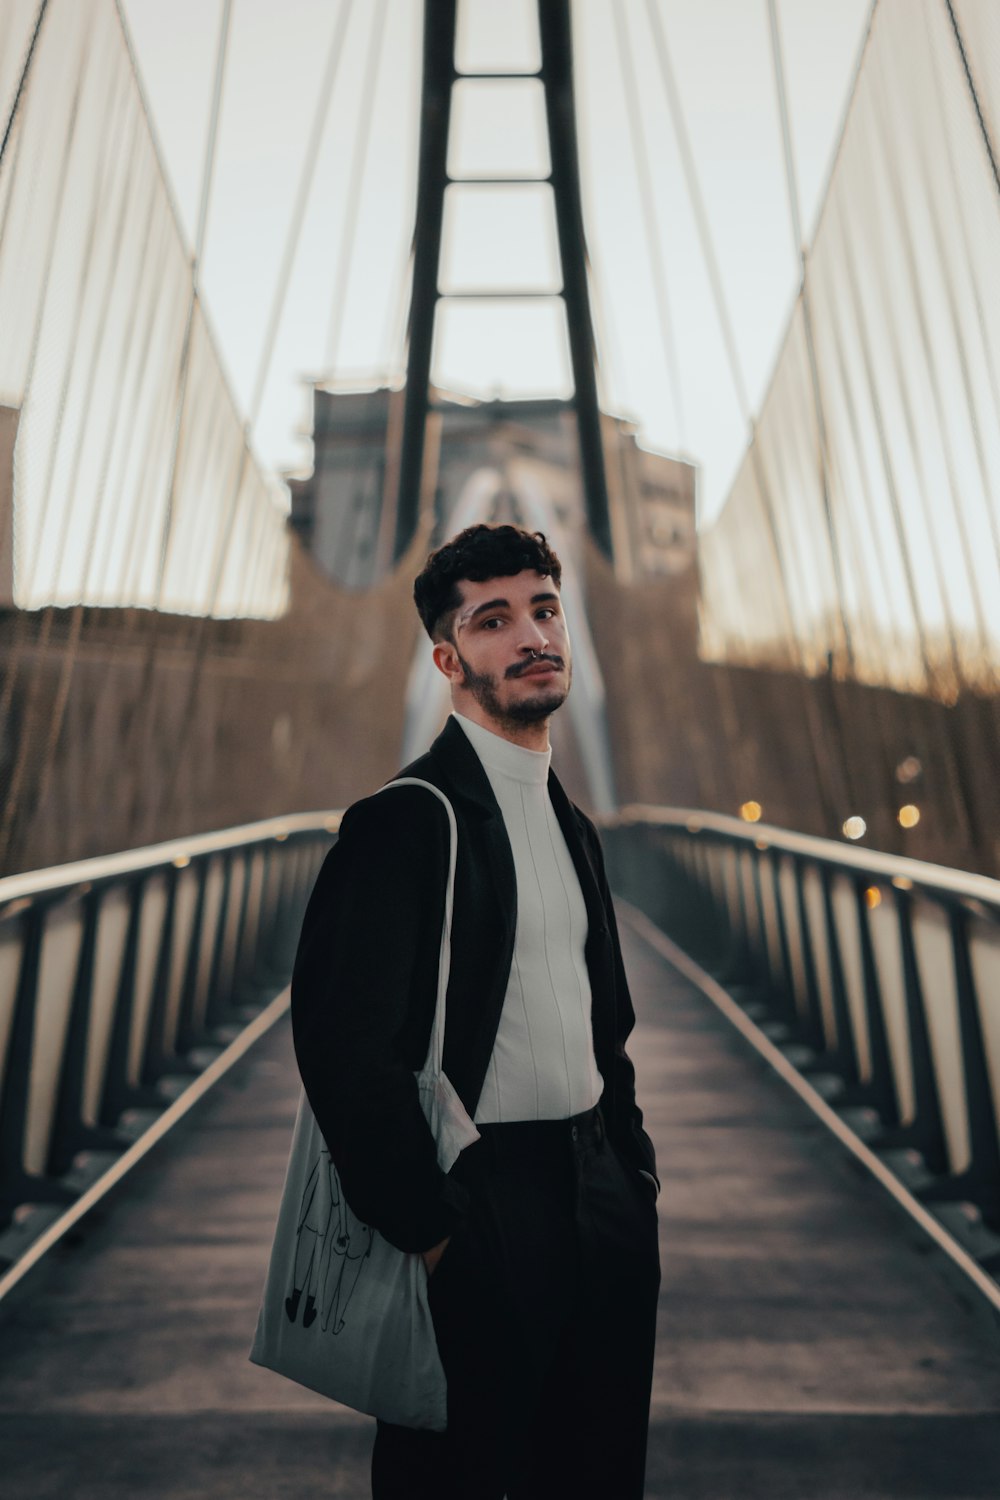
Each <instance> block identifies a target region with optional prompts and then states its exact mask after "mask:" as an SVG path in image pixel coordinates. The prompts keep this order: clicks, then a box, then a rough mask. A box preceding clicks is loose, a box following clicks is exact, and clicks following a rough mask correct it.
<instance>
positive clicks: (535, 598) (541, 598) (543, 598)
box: [531, 592, 559, 604]
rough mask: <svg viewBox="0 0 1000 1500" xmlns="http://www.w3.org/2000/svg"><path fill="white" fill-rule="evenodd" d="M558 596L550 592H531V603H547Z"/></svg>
mask: <svg viewBox="0 0 1000 1500" xmlns="http://www.w3.org/2000/svg"><path fill="white" fill-rule="evenodd" d="M558 598H559V595H558V594H553V593H551V592H550V593H548V594H532V596H531V602H532V604H547V603H548V601H549V600H550V599H555V600H557V601H558Z"/></svg>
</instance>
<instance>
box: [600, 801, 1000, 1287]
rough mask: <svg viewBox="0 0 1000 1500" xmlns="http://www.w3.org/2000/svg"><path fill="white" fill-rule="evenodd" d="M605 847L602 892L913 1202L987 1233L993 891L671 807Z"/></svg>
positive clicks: (998, 1083)
mask: <svg viewBox="0 0 1000 1500" xmlns="http://www.w3.org/2000/svg"><path fill="white" fill-rule="evenodd" d="M604 840H605V845H606V848H607V850H608V862H609V866H610V870H611V875H612V881H613V884H614V885H615V888H616V889H617V890H618V891H619V892H621V894H622V895H624V896H626V897H627V898H628V899H629V900H630V901H631V902H632V903H633V904H634V905H635V906H637V907H639V908H640V910H642V911H644V912H645V913H646V915H647V916H648V917H650V918H651V919H652V920H653V921H654V922H655V923H656V924H657V926H659V927H660V928H662V929H663V930H664V931H665V932H667V933H668V934H669V935H670V936H671V937H672V938H674V939H675V941H676V942H677V943H678V944H679V946H681V947H682V948H683V949H684V950H685V951H686V952H688V953H689V954H691V956H692V957H694V958H696V959H698V961H699V962H700V963H701V964H702V965H703V967H705V968H707V969H708V970H709V971H710V972H712V973H714V974H715V976H716V977H717V978H718V979H719V980H721V982H722V983H723V984H724V985H725V987H726V988H727V989H728V990H730V992H731V993H734V994H735V995H736V996H737V998H739V999H740V1000H741V1001H742V1002H743V1003H744V1004H745V1005H746V1007H747V1008H748V1009H750V1010H751V1011H752V1012H753V1013H754V1014H755V1015H758V1016H760V1018H761V1021H762V1024H763V1025H764V1027H765V1029H766V1030H767V1031H768V1034H769V1035H770V1036H771V1037H772V1039H777V1040H779V1041H780V1042H781V1043H782V1045H783V1049H784V1050H785V1052H786V1055H787V1056H789V1058H790V1059H791V1060H793V1061H794V1062H795V1063H796V1066H798V1067H799V1068H800V1069H801V1070H803V1071H805V1072H808V1073H811V1074H812V1075H813V1076H814V1078H816V1079H817V1080H821V1081H822V1083H823V1085H824V1088H825V1092H826V1093H827V1095H828V1097H830V1100H831V1102H832V1103H834V1104H835V1106H836V1107H837V1109H838V1111H841V1112H844V1111H850V1112H853V1113H854V1114H855V1117H856V1118H857V1119H858V1121H859V1122H861V1124H862V1128H864V1129H865V1133H866V1137H867V1140H868V1144H869V1145H871V1146H872V1147H873V1148H874V1149H876V1150H878V1151H879V1152H880V1153H885V1154H886V1155H887V1159H891V1160H892V1161H893V1162H894V1164H895V1165H896V1166H897V1167H898V1168H899V1170H900V1172H901V1173H905V1175H906V1176H907V1177H908V1178H909V1186H910V1187H911V1190H912V1191H913V1192H914V1193H915V1195H916V1196H918V1197H919V1198H922V1199H923V1200H924V1201H925V1202H927V1203H928V1204H934V1205H939V1206H940V1205H944V1204H947V1203H948V1202H953V1203H956V1204H957V1203H963V1204H968V1203H971V1204H974V1205H975V1206H976V1207H977V1208H978V1210H979V1213H980V1215H981V1216H982V1222H983V1223H984V1224H985V1225H986V1226H988V1227H989V1229H990V1230H993V1231H998V1230H1000V1136H998V1126H997V1121H998V1116H1000V881H997V880H992V879H989V878H987V877H985V876H979V875H970V874H966V873H964V872H962V871H959V870H951V869H947V868H945V867H943V866H939V865H930V864H924V863H921V862H919V861H917V860H911V859H904V858H898V857H894V856H892V855H887V854H878V853H873V852H871V851H869V850H867V849H859V848H857V847H854V846H851V845H844V844H839V843H836V842H834V841H832V840H827V839H819V838H812V837H809V836H806V835H800V834H795V833H790V832H787V831H785V830H783V829H779V828H772V827H767V826H764V825H762V824H759V823H758V824H751V825H748V824H747V823H745V822H742V821H741V820H739V819H737V818H731V817H725V816H723V815H721V814H715V813H702V812H692V811H689V810H686V809H677V808H654V807H631V808H627V809H625V810H624V811H623V812H622V813H621V814H620V815H619V816H618V817H616V818H613V819H607V820H605V821H604ZM984 1239H985V1240H986V1241H987V1247H988V1248H987V1252H986V1253H984V1254H983V1255H981V1256H980V1259H981V1261H982V1263H983V1264H984V1266H987V1267H988V1268H989V1269H990V1270H992V1271H994V1273H995V1272H996V1271H997V1270H998V1269H1000V1257H998V1256H997V1255H996V1253H995V1250H993V1249H992V1245H993V1236H992V1235H988V1236H984Z"/></svg>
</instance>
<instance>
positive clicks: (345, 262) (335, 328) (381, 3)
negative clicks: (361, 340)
mask: <svg viewBox="0 0 1000 1500" xmlns="http://www.w3.org/2000/svg"><path fill="white" fill-rule="evenodd" d="M385 10H386V0H377V3H376V7H375V15H374V19H373V21H372V31H371V37H370V38H369V42H368V56H367V59H366V61H365V73H364V80H363V83H362V95H361V118H360V120H359V122H358V141H357V146H356V148H355V153H354V160H353V162H352V163H351V176H350V181H349V184H348V189H347V201H346V203H345V205H344V217H343V220H342V221H341V235H340V245H339V248H338V253H337V278H338V279H337V283H336V285H335V288H334V297H333V306H332V308H331V310H330V325H329V329H328V332H327V336H326V366H327V368H328V369H329V370H330V372H331V373H332V372H333V369H334V364H335V361H336V358H337V348H338V345H339V344H340V335H341V332H342V329H343V322H344V312H345V310H346V307H347V287H348V283H349V281H350V273H351V263H352V261H353V259H354V247H355V236H356V233H357V227H358V206H359V202H360V198H361V179H362V176H363V173H364V167H365V163H366V162H367V160H368V148H369V146H370V145H371V133H372V131H371V126H372V114H373V112H374V107H375V85H376V80H377V77H378V69H379V63H380V61H381V56H382V42H383V40H384V37H385Z"/></svg>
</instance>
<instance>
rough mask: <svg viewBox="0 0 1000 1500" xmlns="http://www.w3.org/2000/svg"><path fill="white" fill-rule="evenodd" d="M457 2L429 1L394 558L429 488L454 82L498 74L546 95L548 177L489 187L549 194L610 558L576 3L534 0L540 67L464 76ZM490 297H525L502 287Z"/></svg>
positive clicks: (587, 460)
mask: <svg viewBox="0 0 1000 1500" xmlns="http://www.w3.org/2000/svg"><path fill="white" fill-rule="evenodd" d="M456 11H457V0H425V5H424V32H423V77H422V85H421V104H420V147H419V162H418V170H417V201H416V216H415V223H414V237H413V285H412V297H411V302H410V317H409V326H408V330H407V361H406V390H405V398H404V411H403V422H402V434H401V445H400V462H399V477H398V486H397V490H396V514H395V527H394V531H395V541H394V547H393V555H394V558H395V559H397V560H398V559H399V558H400V557H401V556H402V555H403V553H404V552H405V551H406V549H407V547H408V545H409V544H410V542H411V541H412V539H413V535H414V533H415V531H416V528H417V524H418V520H419V516H420V510H421V497H422V493H423V490H424V488H425V473H424V470H425V440H426V429H427V417H428V412H429V410H430V402H431V397H430V378H431V358H432V350H433V343H434V330H435V317H436V312H437V307H438V303H439V302H440V301H441V300H442V299H443V298H445V297H447V295H448V293H446V292H443V291H442V289H441V283H440V264H441V246H442V229H443V223H444V211H445V195H446V192H447V189H448V188H449V186H451V185H452V184H453V183H455V182H469V181H470V179H469V178H466V177H461V178H458V177H456V178H453V177H451V176H450V175H449V171H448V144H449V132H450V126H451V116H452V110H451V105H452V92H453V89H454V87H455V84H456V83H459V82H463V83H464V82H468V81H471V80H476V79H479V80H485V79H490V80H493V79H499V78H524V79H531V78H535V79H538V81H539V82H540V83H541V85H542V88H543V90H544V98H545V121H546V128H547V132H548V143H549V171H548V174H547V176H544V177H538V176H532V177H530V178H529V177H523V176H520V175H514V174H512V175H509V176H508V175H504V176H495V177H494V176H490V178H489V179H482V180H480V181H479V183H478V185H479V186H481V187H484V188H487V187H496V188H498V189H500V188H502V187H507V186H510V185H511V184H524V183H528V182H530V183H532V184H538V183H542V184H544V185H546V186H547V187H548V188H549V190H550V191H551V194H552V200H553V209H554V215H555V225H556V236H557V244H558V256H559V265H560V271H561V280H562V284H561V289H560V290H559V291H558V292H556V293H546V294H545V295H553V296H557V297H560V298H561V299H562V301H563V303H564V305H565V311H566V324H567V330H568V338H569V353H570V363H571V367H572V373H573V387H574V393H573V398H572V405H573V408H574V411H575V413H576V419H577V426H578V436H579V448H580V466H581V472H582V477H583V492H584V505H585V510H586V518H587V525H588V528H589V530H590V532H591V535H592V536H593V538H594V540H595V542H596V543H597V545H598V546H599V547H600V549H601V551H602V552H603V553H604V554H605V555H606V556H607V557H609V558H610V557H611V556H612V555H613V545H612V529H611V518H610V510H609V504H608V488H607V480H606V475H605V463H604V449H603V443H602V438H601V425H600V412H599V407H598V398H597V373H596V344H595V339H594V327H593V319H592V316H591V307H590V294H589V286H588V268H587V251H586V240H585V235H584V227H583V206H582V197H581V188H580V167H579V153H578V148H577V134H576V110H575V100H574V88H573V54H572V31H571V21H570V7H569V0H544V3H543V0H537V16H538V29H539V37H540V42H541V62H540V66H539V67H538V69H537V70H536V71H534V72H532V71H525V72H516V73H502V72H492V71H491V72H461V73H460V72H459V71H458V70H457V68H456V64H455V31H456ZM477 295H480V296H482V297H483V298H491V297H496V298H504V297H510V296H515V295H516V296H518V297H521V296H523V295H524V294H523V293H511V292H510V291H508V290H506V289H505V288H502V287H495V288H486V289H484V290H483V291H482V293H477Z"/></svg>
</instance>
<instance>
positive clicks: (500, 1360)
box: [292, 526, 660, 1500]
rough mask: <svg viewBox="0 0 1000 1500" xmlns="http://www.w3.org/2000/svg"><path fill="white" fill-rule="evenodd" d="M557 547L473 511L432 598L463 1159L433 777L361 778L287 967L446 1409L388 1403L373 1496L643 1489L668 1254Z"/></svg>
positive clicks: (427, 619) (344, 1168) (428, 762)
mask: <svg viewBox="0 0 1000 1500" xmlns="http://www.w3.org/2000/svg"><path fill="white" fill-rule="evenodd" d="M560 578H561V567H560V563H559V560H558V558H557V557H556V555H555V553H554V552H553V551H552V550H551V548H550V547H549V546H548V544H547V543H546V540H545V538H544V536H543V535H542V534H541V533H535V534H534V535H531V534H529V533H527V532H525V531H522V530H520V529H519V528H517V527H513V526H496V527H494V526H473V527H470V528H468V529H467V530H466V531H463V532H461V533H460V534H459V535H458V536H456V537H455V538H453V539H452V540H451V541H450V542H448V543H447V544H446V545H445V546H444V547H442V548H441V549H440V550H439V551H437V552H435V553H433V554H432V555H431V557H430V558H429V559H428V561H427V564H426V566H425V568H424V570H423V572H422V573H421V574H420V576H419V578H418V579H417V580H416V584H415V588H414V597H415V600H416V604H417V609H418V611H419V613H420V616H421V619H422V621H423V624H424V626H425V628H426V629H427V632H428V634H429V635H430V637H431V640H432V641H433V643H434V661H435V664H436V665H437V667H438V668H439V670H440V671H441V672H442V673H443V674H444V675H445V677H446V678H447V679H448V682H449V685H450V688H451V695H452V704H453V708H454V714H453V716H452V717H451V718H450V719H449V721H448V723H447V725H446V727H445V729H444V730H443V732H442V733H441V735H440V736H439V737H438V739H437V740H436V741H435V742H434V744H433V745H432V747H431V749H430V750H429V751H428V753H427V754H426V755H423V756H421V757H420V759H419V760H417V761H415V762H414V763H413V764H412V765H411V766H409V767H407V769H406V771H405V772H403V773H401V774H403V775H411V776H417V777H420V778H421V779H423V780H426V781H431V782H433V783H434V785H435V786H437V787H440V789H441V790H442V791H443V792H445V794H446V795H447V796H448V798H449V799H450V801H451V803H452V805H453V807H454V810H455V818H456V821H457V825H458V862H457V871H456V882H455V904H454V918H453V927H452V961H451V975H450V980H449V986H448V997H447V1024H446V1032H445V1048H444V1068H445V1072H446V1073H447V1075H448V1077H449V1079H450V1080H451V1082H452V1083H453V1084H454V1086H455V1088H456V1089H457V1091H458V1094H459V1096H460V1097H461V1099H462V1102H463V1104H464V1105H465V1108H466V1109H467V1110H468V1113H469V1115H470V1116H471V1117H472V1118H473V1119H474V1120H475V1122H476V1125H477V1128H478V1130H479V1132H480V1139H479V1140H478V1141H476V1142H475V1143H474V1144H473V1145H472V1146H470V1147H467V1148H466V1150H465V1151H463V1153H462V1155H461V1156H460V1157H459V1160H458V1162H457V1163H456V1165H455V1166H454V1168H453V1169H452V1171H451V1172H450V1173H449V1174H447V1175H446V1174H444V1173H442V1172H441V1170H440V1169H439V1167H438V1165H437V1158H436V1151H435V1145H434V1141H433V1139H432V1137H431V1133H430V1131H429V1129H428V1127H427V1125H426V1123H425V1120H424V1117H423V1114H422V1112H421V1109H420V1105H419V1103H418V1098H417V1089H416V1085H415V1082H414V1071H415V1070H416V1069H418V1068H420V1067H421V1066H422V1065H423V1062H424V1057H425V1055H426V1051H427V1046H428V1039H429V1033H430V1024H431V1017H432V1014H433V1010H434V999H435V988H436V976H437V961H438V947H439V943H440V932H441V922H442V913H443V904H444V889H445V883H446V875H447V868H448V833H447V826H446V819H445V817H444V814H443V810H442V808H441V806H440V804H439V803H438V800H437V798H435V797H433V796H432V795H431V794H430V793H429V792H427V791H425V790H423V789H421V788H419V787H406V788H400V789H399V790H397V791H393V792H392V793H391V794H389V795H382V796H375V797H371V798H368V799H366V800H364V801H362V802H359V803H356V804H355V805H354V807H352V808H351V809H350V810H349V811H348V812H347V813H346V814H345V816H344V819H343V822H342V825H341V832H340V838H339V841H338V844H337V846H336V848H335V849H334V850H333V851H332V853H331V855H330V857H329V858H328V860H327V862H326V864H325V865H324V868H323V870H322V872H321V874H320V876H319V879H318V880H317V884H316V889H315V891H314V892H313V896H312V899H311V901H310V904H309V909H308V911H307V913H306V918H305V922H304V925H303V932H302V940H301V944H300V948H299V954H298V958H297V961H296V967H295V975H294V979H293V982H292V1020H293V1026H294V1034H295V1045H296V1052H297V1056H298V1060H299V1066H300V1068H301V1072H302V1077H303V1080H304V1083H305V1088H306V1092H307V1095H308V1098H309V1102H310V1104H311V1106H312V1108H313V1111H314V1113H315V1115H316V1118H317V1121H318V1123H319V1126H320V1128H321V1130H322V1132H323V1135H324V1136H325V1138H326V1141H327V1144H328V1146H329V1148H330V1152H331V1155H332V1157H333V1159H334V1161H335V1162H336V1164H337V1169H338V1171H339V1173H340V1177H341V1181H342V1183H343V1186H344V1192H345V1194H346V1196H347V1200H348V1202H349V1204H350V1205H351V1207H352V1209H353V1210H354V1212H355V1213H356V1214H357V1215H358V1216H359V1217H360V1218H361V1219H362V1220H364V1221H365V1222H366V1223H368V1224H371V1225H373V1226H374V1227H375V1228H376V1229H378V1230H379V1231H380V1232H381V1233H382V1234H384V1235H385V1236H386V1237H387V1238H388V1239H389V1240H390V1241H391V1242H392V1243H393V1244H395V1245H397V1246H399V1247H400V1248H401V1249H403V1250H407V1251H414V1252H419V1253H420V1254H421V1255H422V1257H423V1261H424V1265H425V1266H426V1270H427V1275H428V1278H429V1280H428V1297H429V1300H430V1305H431V1312H432V1316H433V1319H434V1328H435V1335H436V1338H437V1342H438V1348H439V1351H440V1354H441V1360H442V1364H443V1366H444V1369H445V1373H446V1376H447V1380H448V1429H447V1432H445V1433H433V1432H425V1431H421V1432H417V1431H413V1430H410V1429H407V1428H401V1427H394V1426H390V1425H389V1424H386V1423H381V1422H380V1423H379V1426H378V1431H377V1434H376V1439H375V1448H374V1453H373V1458H372V1492H373V1495H374V1497H375V1500H421V1497H424V1496H427V1497H431V1496H433V1497H434V1500H502V1497H503V1496H504V1495H506V1496H508V1497H509V1500H561V1497H564V1496H565V1497H567V1500H569V1497H573V1500H587V1497H594V1500H596V1497H598V1496H599V1497H600V1500H639V1497H641V1495H642V1493H643V1475H644V1467H645V1447H646V1429H647V1424H648V1413H649V1395H650V1384H651V1378H652V1359H653V1339H654V1324H655V1310H656V1300H657V1292H658V1287H659V1275H660V1271H659V1259H658V1249H657V1224H656V1209H655V1196H656V1192H657V1187H658V1184H657V1180H656V1175H655V1160H654V1154H653V1148H652V1145H651V1143H650V1141H649V1138H648V1136H647V1135H646V1133H645V1132H644V1130H643V1128H642V1116H641V1114H640V1112H639V1109H638V1108H637V1106H636V1102H635V1089H634V1073H633V1069H632V1065H631V1063H630V1062H629V1059H628V1057H627V1056H626V1053H625V1050H624V1043H625V1039H626V1037H627V1035H628V1033H629V1032H630V1030H631V1029H632V1025H633V1021H634V1017H633V1012H632V1004H631V1001H630V998H629V993H628V987H627V984H626V980H625V975H624V971H623V968H622V961H621V952H620V948H619V943H618V934H617V929H616V926H615V918H614V912H613V910H612V905H611V898H610V895H609V892H608V886H607V881H606V879H605V875H604V866H603V860H602V857H601V852H600V846H599V843H598V838H597V834H596V831H595V829H594V827H593V824H592V823H591V822H590V821H589V820H588V819H587V818H586V817H585V816H584V815H583V814H582V813H581V812H580V811H579V810H578V809H577V808H575V807H574V806H573V805H572V804H571V803H570V802H569V800H568V799H567V797H566V795H565V793H564V792H563V790H562V787H561V786H560V785H559V782H558V781H557V780H556V778H555V776H554V775H553V774H552V773H551V772H550V770H549V758H550V750H549V738H548V724H549V718H550V716H551V715H552V714H553V713H554V712H555V710H556V709H558V708H559V706H560V705H561V704H562V703H563V702H564V700H565V698H566V695H567V693H568V692H569V687H570V675H571V659H570V643H569V639H568V636H567V631H566V622H565V619H564V616H563V613H562V606H561V602H560V595H559V587H560Z"/></svg>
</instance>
